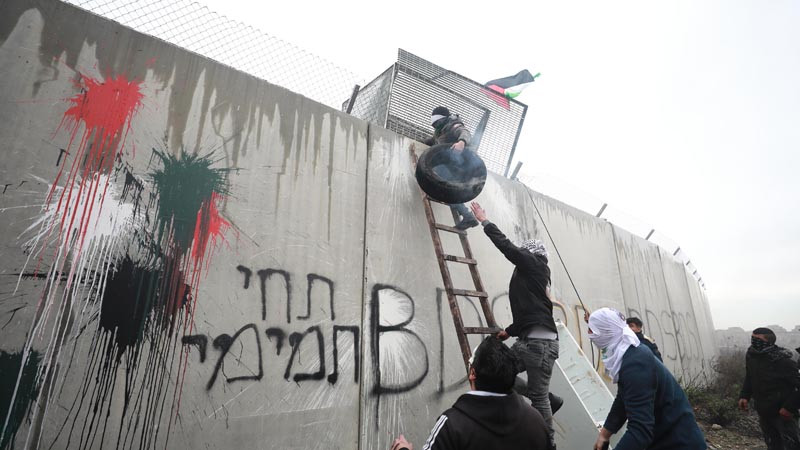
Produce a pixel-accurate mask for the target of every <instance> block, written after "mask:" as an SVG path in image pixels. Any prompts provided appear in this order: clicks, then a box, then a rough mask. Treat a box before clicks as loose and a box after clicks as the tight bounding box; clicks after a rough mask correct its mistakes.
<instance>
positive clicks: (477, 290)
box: [410, 145, 501, 374]
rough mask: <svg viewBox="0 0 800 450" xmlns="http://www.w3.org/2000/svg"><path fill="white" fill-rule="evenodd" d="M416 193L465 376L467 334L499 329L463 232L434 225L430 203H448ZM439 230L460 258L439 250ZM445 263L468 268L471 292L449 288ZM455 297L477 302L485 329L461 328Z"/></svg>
mask: <svg viewBox="0 0 800 450" xmlns="http://www.w3.org/2000/svg"><path fill="white" fill-rule="evenodd" d="M414 147H415V146H414V145H411V148H410V151H411V161H412V163H413V165H414V167H416V165H417V154H416V151H415V148H414ZM418 187H419V186H418ZM419 192H420V194H421V195H422V205H423V206H424V207H425V217H426V218H427V219H428V227H429V228H430V231H431V239H433V250H434V251H435V253H436V260H437V261H438V263H439V270H440V271H441V273H442V282H444V291H445V293H446V294H447V303H448V304H449V305H450V313H451V314H452V316H453V325H454V326H455V328H456V337H458V345H459V346H460V347H461V356H463V358H464V369H466V371H467V374H469V359H470V358H471V357H472V349H471V348H470V346H469V341H468V340H467V336H468V335H470V334H482V335H485V334H495V333H497V332H499V331H500V330H501V329H500V328H499V327H498V326H497V323H496V322H495V320H494V314H493V313H492V306H491V305H490V304H489V294H487V293H486V289H484V287H483V282H482V281H481V275H480V273H479V272H478V261H477V260H476V259H475V258H474V256H473V255H472V248H471V247H470V245H469V238H468V237H467V232H466V231H465V230H459V229H457V228H455V227H454V226H449V225H445V224H443V223H437V222H436V217H435V216H434V214H433V207H432V206H431V202H435V203H441V204H442V205H448V204H447V203H445V202H441V201H439V200H436V199H434V198H431V197H429V196H428V195H427V194H426V193H425V192H424V191H423V190H422V188H419ZM448 206H449V205H448ZM452 214H453V221H454V223H458V220H459V218H458V214H457V213H456V212H455V211H452ZM440 231H445V232H448V233H455V234H457V235H458V237H459V240H460V241H461V248H462V249H463V250H464V256H463V257H461V256H455V255H450V254H447V253H445V252H444V249H443V248H442V239H441V236H439V232H440ZM448 262H452V263H458V264H466V265H467V267H469V272H470V275H472V281H473V283H474V284H475V286H474V289H456V288H454V287H453V279H452V278H451V277H450V269H449V268H448V266H447V263H448ZM458 296H463V297H477V298H478V299H479V300H480V303H481V310H483V315H484V319H485V322H486V325H487V326H485V327H465V326H464V321H463V320H462V319H461V309H460V308H459V306H458V300H457V299H456V297H458Z"/></svg>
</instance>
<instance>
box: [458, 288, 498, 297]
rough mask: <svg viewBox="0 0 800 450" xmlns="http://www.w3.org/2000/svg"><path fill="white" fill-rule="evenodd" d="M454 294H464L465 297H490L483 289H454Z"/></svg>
mask: <svg viewBox="0 0 800 450" xmlns="http://www.w3.org/2000/svg"><path fill="white" fill-rule="evenodd" d="M451 291H452V292H453V295H463V296H465V297H483V298H489V294H487V293H486V292H481V291H468V290H466V289H452V290H451Z"/></svg>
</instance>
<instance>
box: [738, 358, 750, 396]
mask: <svg viewBox="0 0 800 450" xmlns="http://www.w3.org/2000/svg"><path fill="white" fill-rule="evenodd" d="M752 396H753V384H752V382H751V381H750V369H749V368H748V367H747V363H745V369H744V382H743V383H742V390H741V392H739V398H744V399H747V400H750V398H751V397H752Z"/></svg>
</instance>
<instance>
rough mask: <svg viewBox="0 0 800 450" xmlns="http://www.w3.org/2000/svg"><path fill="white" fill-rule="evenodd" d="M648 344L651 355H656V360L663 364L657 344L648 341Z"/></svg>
mask: <svg viewBox="0 0 800 450" xmlns="http://www.w3.org/2000/svg"><path fill="white" fill-rule="evenodd" d="M650 344H651V345H652V346H651V347H650V348H651V349H652V350H653V354H654V355H656V358H658V360H659V361H661V362H662V363H663V362H664V358H662V357H661V351H659V350H658V344H656V343H655V342H654V341H650Z"/></svg>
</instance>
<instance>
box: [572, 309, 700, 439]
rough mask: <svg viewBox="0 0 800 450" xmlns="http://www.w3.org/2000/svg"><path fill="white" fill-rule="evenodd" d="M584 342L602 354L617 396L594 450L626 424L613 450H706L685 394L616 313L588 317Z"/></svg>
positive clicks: (601, 312) (601, 310)
mask: <svg viewBox="0 0 800 450" xmlns="http://www.w3.org/2000/svg"><path fill="white" fill-rule="evenodd" d="M588 332H589V339H590V340H591V341H592V343H593V344H594V345H596V346H597V347H598V348H600V350H601V351H602V354H603V364H604V365H605V367H606V371H607V373H608V374H609V375H610V376H611V379H612V380H613V382H614V383H617V396H616V397H615V398H614V403H613V404H612V405H611V410H610V411H609V413H608V416H607V417H606V421H605V423H604V424H603V427H602V428H601V429H600V433H599V434H598V437H597V441H596V442H595V444H594V450H602V449H603V448H607V447H606V446H607V445H608V443H609V440H610V439H611V435H613V434H614V433H616V432H618V431H619V430H620V429H621V428H622V425H624V424H625V422H626V421H627V422H628V425H627V429H626V431H625V434H623V436H622V438H621V439H620V440H619V442H618V443H617V445H615V446H614V449H615V450H645V449H647V450H705V449H706V448H707V445H706V441H705V437H704V436H703V432H702V431H701V430H700V427H698V426H697V421H696V420H695V416H694V412H693V411H692V407H691V405H689V400H688V399H687V398H686V394H685V393H684V392H683V389H682V388H681V386H680V385H679V384H678V382H677V380H675V377H673V376H672V374H671V373H669V370H667V368H666V367H665V366H664V365H663V364H659V363H658V362H656V358H655V355H653V352H651V351H650V350H648V349H645V348H644V346H642V345H640V344H641V343H640V341H639V340H638V339H637V338H636V336H635V335H634V333H633V330H631V329H629V328H628V326H627V324H626V323H625V320H624V318H623V316H622V314H620V313H619V312H617V311H615V310H613V309H610V308H600V309H598V310H596V311H595V312H593V313H592V314H591V316H590V317H589V323H588Z"/></svg>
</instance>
